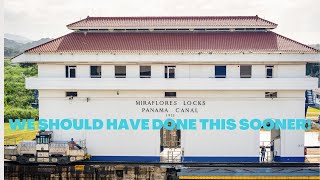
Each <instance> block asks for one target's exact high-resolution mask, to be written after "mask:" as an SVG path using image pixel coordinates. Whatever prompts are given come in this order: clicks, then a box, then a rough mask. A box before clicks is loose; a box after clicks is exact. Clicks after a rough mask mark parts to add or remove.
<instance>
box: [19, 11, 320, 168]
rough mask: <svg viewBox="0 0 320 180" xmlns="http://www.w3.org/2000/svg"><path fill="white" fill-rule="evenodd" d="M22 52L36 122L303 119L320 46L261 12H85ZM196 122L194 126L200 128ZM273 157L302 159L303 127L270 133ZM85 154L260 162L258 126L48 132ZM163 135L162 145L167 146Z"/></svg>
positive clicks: (105, 157)
mask: <svg viewBox="0 0 320 180" xmlns="http://www.w3.org/2000/svg"><path fill="white" fill-rule="evenodd" d="M67 27H68V28H69V29H70V30H72V31H73V32H71V33H69V34H67V35H64V36H62V37H59V38H57V39H54V40H52V41H50V42H48V43H45V44H42V45H40V46H37V47H34V48H32V49H29V50H27V51H25V52H24V53H23V54H22V55H19V56H17V57H15V58H14V62H17V63H36V64H37V65H38V77H33V78H27V79H26V87H27V88H28V89H37V90H38V91H39V116H40V118H46V119H49V118H60V119H63V118H69V119H79V118H88V119H93V118H100V119H106V118H118V119H121V118H126V119H137V118H150V119H152V118H157V119H166V118H173V119H177V118H179V119H184V118H186V119H187V118H198V119H200V118H224V119H227V118H233V119H236V120H240V119H241V118H247V119H252V118H260V119H266V118H304V117H305V112H304V106H305V91H306V90H307V89H314V88H315V87H316V86H317V80H316V79H314V78H310V77H306V63H307V62H315V61H319V52H318V51H317V50H315V49H313V48H311V47H308V46H306V45H303V44H301V43H298V42H296V41H294V40H291V39H289V38H287V37H284V36H281V35H279V34H277V33H275V32H273V31H272V30H273V29H275V28H276V27H277V24H275V23H272V22H270V21H267V20H264V19H262V18H260V17H258V16H239V17H227V16H226V17H215V16H211V17H87V18H86V19H83V20H80V21H77V22H75V23H72V24H69V25H67ZM197 126H199V124H197ZM271 136H272V142H270V144H271V145H272V146H273V148H272V149H273V150H272V156H273V157H274V161H279V162H302V161H304V131H303V130H300V131H299V130H297V131H290V130H281V131H279V130H278V131H275V130H272V133H271ZM53 138H54V139H55V140H69V139H70V138H74V139H76V140H77V139H86V141H87V148H88V152H89V153H90V154H91V155H92V160H105V161H151V162H158V161H170V162H174V161H183V162H203V161H207V162H259V154H260V153H259V152H260V142H259V141H260V140H259V139H260V138H259V130H258V131H257V130H246V131H243V130H240V129H236V130H233V131H228V130H210V129H207V130H176V129H175V130H174V131H171V132H168V131H166V130H138V131H137V130H123V131H122V130H121V131H119V130H105V129H103V130H95V131H88V130H54V137H53ZM168 141H169V142H168Z"/></svg>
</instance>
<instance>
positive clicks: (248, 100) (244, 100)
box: [39, 90, 304, 161]
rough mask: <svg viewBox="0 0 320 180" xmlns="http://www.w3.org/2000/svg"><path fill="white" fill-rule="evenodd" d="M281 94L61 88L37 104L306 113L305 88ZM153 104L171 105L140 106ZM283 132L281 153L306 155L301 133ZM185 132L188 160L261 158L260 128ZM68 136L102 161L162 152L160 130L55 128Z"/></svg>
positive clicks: (129, 110)
mask: <svg viewBox="0 0 320 180" xmlns="http://www.w3.org/2000/svg"><path fill="white" fill-rule="evenodd" d="M279 95H281V96H279V98H276V99H273V100H272V99H266V98H264V91H178V92H177V98H163V97H164V91H119V92H118V93H117V91H78V97H75V98H74V99H73V100H69V99H68V98H66V97H65V91H63V90H57V91H55V90H40V92H39V103H40V118H61V119H62V118H70V119H73V118H77V119H79V118H88V119H93V118H99V119H107V118H127V119H129V118H134V119H135V118H150V119H152V118H160V119H166V118H167V115H168V114H170V115H173V116H174V117H173V118H182V119H184V118H198V119H199V118H234V119H236V120H240V119H241V118H247V119H252V118H261V119H264V118H288V117H290V118H303V117H304V108H303V105H304V94H303V93H302V92H300V91H283V92H281V93H279ZM287 97H290V98H287ZM87 98H89V100H88V99H87ZM136 100H146V101H150V100H157V101H160V100H162V101H170V100H172V101H178V105H177V106H137V105H136ZM188 100H191V101H205V105H204V106H202V105H192V106H188V105H183V104H182V103H183V102H184V101H188ZM150 107H163V108H164V107H167V108H168V109H169V113H151V112H142V108H150ZM284 107H285V108H284ZM176 108H180V109H181V108H197V110H198V113H177V112H176ZM199 125H200V124H198V127H199ZM281 133H282V134H281V138H282V141H281V155H282V156H284V157H293V158H296V157H303V151H302V149H303V147H301V146H300V145H301V144H302V145H303V137H304V136H303V133H299V132H298V133H297V132H296V131H282V132H281ZM181 137H182V147H183V148H184V155H185V159H184V160H185V161H258V157H259V131H254V130H246V131H243V130H239V129H237V130H233V131H228V130H196V131H195V130H183V131H182V133H181ZM292 137H294V138H292ZM70 138H74V139H75V140H80V139H86V140H87V147H88V151H89V153H90V154H92V155H93V156H94V158H96V159H99V160H101V159H102V160H112V159H113V160H115V159H114V158H115V156H122V157H123V156H128V157H129V158H128V160H132V159H131V158H133V157H137V156H139V157H140V156H143V157H142V159H143V158H146V159H147V160H152V161H156V160H158V159H159V158H158V157H159V156H160V132H159V131H158V130H147V131H134V130H93V131H85V130H81V131H76V130H68V131H65V130H55V131H54V140H69V139H70ZM118 160H119V159H118ZM288 161H290V159H289V160H288Z"/></svg>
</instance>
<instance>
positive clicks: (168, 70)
mask: <svg viewBox="0 0 320 180" xmlns="http://www.w3.org/2000/svg"><path fill="white" fill-rule="evenodd" d="M175 69H176V66H165V68H164V77H165V78H175Z"/></svg>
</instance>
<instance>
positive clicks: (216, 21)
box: [67, 16, 277, 29]
mask: <svg viewBox="0 0 320 180" xmlns="http://www.w3.org/2000/svg"><path fill="white" fill-rule="evenodd" d="M67 27H68V28H69V29H109V28H110V29H113V28H120V29H121V28H195V27H197V28H203V27H211V28H214V27H253V28H259V27H262V28H270V29H273V28H276V27H277V24H275V23H273V22H270V21H267V20H265V19H262V18H260V17H258V16H182V17H179V16H172V17H89V16H88V17H87V18H86V19H83V20H80V21H77V22H74V23H72V24H69V25H67Z"/></svg>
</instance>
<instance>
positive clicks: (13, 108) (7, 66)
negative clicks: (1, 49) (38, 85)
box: [4, 59, 39, 122]
mask: <svg viewBox="0 0 320 180" xmlns="http://www.w3.org/2000/svg"><path fill="white" fill-rule="evenodd" d="M4 62H5V63H4V106H5V109H4V120H5V122H7V121H8V119H29V118H30V119H36V118H38V116H39V115H38V109H35V108H33V107H32V106H31V103H33V102H35V99H34V93H35V90H27V89H26V88H25V78H26V77H30V76H36V75H37V72H38V70H37V66H36V65H33V64H32V65H15V64H12V63H11V61H10V60H9V59H5V61H4Z"/></svg>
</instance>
